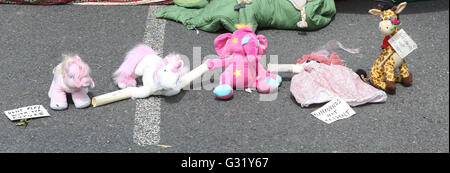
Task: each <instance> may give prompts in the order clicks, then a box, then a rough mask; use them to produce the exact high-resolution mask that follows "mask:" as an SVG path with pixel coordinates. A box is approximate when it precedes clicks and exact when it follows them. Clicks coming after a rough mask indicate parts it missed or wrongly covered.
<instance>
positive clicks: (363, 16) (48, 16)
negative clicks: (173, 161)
mask: <svg viewBox="0 0 450 173" xmlns="http://www.w3.org/2000/svg"><path fill="white" fill-rule="evenodd" d="M336 6H337V12H338V13H337V15H336V16H335V18H334V21H332V23H331V24H330V25H328V26H327V27H325V28H323V29H320V30H318V31H313V32H299V31H289V30H273V29H261V30H258V32H257V34H262V35H265V36H266V37H267V39H268V42H269V47H268V49H267V55H275V56H277V57H278V59H277V61H278V63H294V62H295V60H296V59H298V58H300V57H301V56H302V55H303V54H308V53H310V52H312V51H313V50H315V49H316V48H318V47H320V46H321V45H323V44H325V43H326V42H327V41H329V40H333V39H334V40H338V41H340V42H341V43H343V44H344V45H345V46H346V47H349V48H360V50H361V52H360V54H349V53H346V52H343V51H338V54H339V55H340V57H341V59H343V60H344V61H345V65H346V66H347V67H349V68H351V69H353V70H356V69H359V68H362V69H366V70H368V69H370V67H371V66H372V63H373V62H374V60H375V58H376V57H377V56H378V55H379V53H380V49H379V46H380V45H381V42H382V40H383V36H382V35H381V34H380V33H379V31H378V28H377V27H378V22H379V18H378V17H376V16H372V15H370V14H368V13H367V11H368V10H369V9H370V8H371V7H374V4H373V2H372V1H356V0H354V1H351V0H340V1H336ZM448 7H449V2H448V1H445V0H429V1H419V2H414V3H410V4H408V6H407V7H406V9H405V10H404V11H403V14H401V20H402V28H403V29H405V30H406V31H407V32H408V34H409V35H411V36H412V38H413V39H414V41H415V42H416V43H417V44H418V49H417V50H415V51H414V52H413V53H412V54H410V55H409V56H408V57H407V63H408V67H409V68H410V71H411V72H412V73H414V84H413V85H412V86H411V87H408V88H406V87H403V86H401V85H398V87H397V94H396V95H389V96H388V99H387V101H386V102H385V103H381V104H368V105H364V106H359V107H355V108H354V110H355V111H356V113H357V114H355V115H354V116H352V117H350V118H348V119H344V120H339V121H336V122H334V123H332V124H326V123H324V122H322V121H320V120H319V119H317V118H315V117H314V116H312V115H311V114H310V113H311V112H312V111H314V110H315V109H317V108H318V106H315V107H312V108H301V107H300V106H299V105H298V104H296V102H295V100H294V99H293V98H292V96H291V94H290V92H289V86H290V82H289V80H290V79H291V77H292V74H289V73H281V74H280V75H281V76H282V77H283V82H282V84H281V87H280V88H279V92H278V93H277V94H276V95H271V96H266V95H261V94H259V93H257V92H252V93H248V92H245V91H236V92H235V94H234V96H233V98H232V99H231V100H228V101H220V100H216V99H215V97H214V95H213V93H212V90H211V89H212V87H213V86H215V84H214V82H215V83H217V82H218V81H212V80H209V79H208V78H205V79H203V80H204V84H205V83H207V85H203V86H200V87H196V89H195V90H189V91H182V92H181V93H180V94H179V95H177V96H174V97H167V98H166V97H151V98H148V99H142V100H124V101H120V102H116V103H113V104H109V105H105V106H101V107H97V108H93V107H89V108H86V109H75V107H74V105H73V104H70V105H69V108H68V109H67V110H64V111H53V110H51V109H50V108H49V102H50V100H49V98H48V97H47V91H48V89H49V87H50V83H51V80H52V77H53V76H52V73H51V70H52V68H53V67H54V66H56V65H57V64H58V63H59V62H60V60H61V54H62V53H79V54H80V56H81V57H82V59H83V60H85V61H86V62H87V63H88V64H89V65H90V67H91V70H92V73H91V75H92V77H93V79H94V81H95V84H96V87H95V88H93V89H90V93H89V95H90V96H96V95H100V94H104V93H107V92H111V91H115V90H117V89H118V88H117V87H116V86H115V85H114V83H113V81H112V78H111V75H112V73H113V72H114V71H115V70H116V69H117V68H118V67H119V66H120V63H121V62H122V60H123V58H124V56H125V53H126V52H127V51H128V50H130V49H131V48H133V47H134V46H135V45H136V44H138V43H142V42H144V43H146V44H148V45H150V46H152V47H153V48H154V49H156V50H158V51H160V52H162V55H167V54H169V53H172V52H177V53H181V54H183V55H186V57H187V58H189V59H190V60H191V63H190V66H191V68H192V67H193V66H194V65H195V64H194V61H193V59H194V57H196V56H197V57H201V58H203V59H205V58H207V57H208V56H209V55H215V50H214V47H213V41H214V39H215V38H216V37H217V36H218V35H219V34H221V33H207V32H202V31H199V32H198V34H197V32H196V31H195V30H188V29H186V27H184V26H183V25H181V24H179V23H176V22H173V21H167V20H159V19H155V18H154V13H155V12H156V11H158V10H159V9H160V8H161V7H153V6H152V7H149V6H137V7H130V6H120V7H107V6H72V5H63V6H47V7H45V6H24V5H0V59H1V61H0V86H1V88H2V89H1V92H0V111H1V112H3V111H6V110H10V109H15V108H19V107H23V106H29V105H36V104H41V105H43V106H44V107H46V109H47V110H48V112H49V113H50V115H51V116H50V117H45V118H38V119H32V120H31V121H30V123H29V124H28V126H26V127H24V126H16V125H15V123H16V122H11V121H10V120H9V119H8V118H7V117H6V116H3V117H2V118H0V152H152V153H155V152H156V153H159V152H163V153H165V152H183V153H184V152H189V153H191V152H206V153H210V152H225V153H228V152H258V153H260V152H261V153H268V152H294V153H297V152H298V153H305V152H306V153H309V152H324V153H331V152H447V153H448V152H449V134H448V129H449V95H448V93H449V62H448V61H449V49H448V47H449V41H448V40H449V22H448V21H449V10H448V9H449V8H448ZM194 49H196V51H194ZM199 51H200V52H199ZM267 57H269V56H267ZM267 61H270V60H269V59H268V60H267ZM271 62H272V61H271ZM197 63H198V62H197ZM197 65H198V64H197ZM212 74H214V73H212ZM212 74H210V75H212ZM193 86H198V83H197V84H194V85H193ZM272 96H273V97H272ZM268 97H270V98H274V99H273V100H272V101H264V98H268ZM157 144H161V145H169V146H171V147H161V146H159V145H157Z"/></svg>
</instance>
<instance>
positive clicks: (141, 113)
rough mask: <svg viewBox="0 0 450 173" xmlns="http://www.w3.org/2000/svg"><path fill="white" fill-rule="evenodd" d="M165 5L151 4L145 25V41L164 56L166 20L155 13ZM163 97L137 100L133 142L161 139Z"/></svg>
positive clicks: (142, 142)
mask: <svg viewBox="0 0 450 173" xmlns="http://www.w3.org/2000/svg"><path fill="white" fill-rule="evenodd" d="M163 7H164V6H149V9H148V15H147V21H146V25H145V35H144V43H145V44H147V45H148V46H150V47H151V48H153V49H154V50H155V51H158V52H159V53H160V55H161V56H162V53H163V45H164V29H165V26H166V20H164V19H156V17H155V14H156V13H157V12H158V11H159V10H161V9H162V8H163ZM160 122H161V98H160V97H154V96H150V97H149V98H147V99H137V100H136V113H135V119H134V133H133V142H134V143H136V144H138V145H140V146H146V145H155V144H158V143H159V141H160Z"/></svg>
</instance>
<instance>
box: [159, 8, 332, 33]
mask: <svg viewBox="0 0 450 173" xmlns="http://www.w3.org/2000/svg"><path fill="white" fill-rule="evenodd" d="M237 4H238V3H237V1H234V0H211V1H210V3H209V4H208V5H206V6H205V7H204V8H199V9H192V8H184V7H180V6H177V5H171V6H167V7H165V8H164V9H162V10H161V11H159V12H158V13H157V14H156V17H158V18H166V19H170V20H174V21H177V22H181V23H182V24H184V25H186V26H187V28H188V29H194V28H197V29H200V30H204V31H207V32H216V31H219V30H221V29H223V28H224V29H226V30H228V31H230V32H234V31H235V30H236V29H237V28H236V25H237V24H242V25H250V26H251V27H252V29H253V30H256V29H257V28H276V29H294V30H316V29H319V28H322V27H324V26H326V25H327V24H329V23H330V22H331V19H332V17H333V16H334V15H335V14H336V7H335V5H334V1H333V0H313V1H311V2H308V3H307V4H306V7H305V10H306V22H307V23H308V27H307V28H299V27H297V22H299V21H300V20H301V16H300V11H299V10H297V9H296V8H295V7H294V6H293V5H292V4H291V3H290V2H289V0H253V2H252V3H251V4H247V5H246V7H245V8H241V9H240V10H239V11H235V10H234V6H235V5H237Z"/></svg>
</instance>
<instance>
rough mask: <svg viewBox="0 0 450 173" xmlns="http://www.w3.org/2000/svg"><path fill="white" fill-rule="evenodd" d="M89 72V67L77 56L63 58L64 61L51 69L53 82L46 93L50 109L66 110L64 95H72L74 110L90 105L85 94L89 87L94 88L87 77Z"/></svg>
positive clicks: (92, 82)
mask: <svg viewBox="0 0 450 173" xmlns="http://www.w3.org/2000/svg"><path fill="white" fill-rule="evenodd" d="M89 71H90V69H89V66H88V65H87V64H86V63H84V62H83V61H82V60H81V58H80V57H79V56H78V55H75V56H65V58H64V61H63V62H61V63H60V64H58V65H57V66H56V67H55V68H54V69H53V81H52V84H51V86H50V90H49V91H48V96H49V97H50V108H52V109H54V110H63V109H66V108H67V98H66V93H71V94H72V100H73V102H74V103H75V107H76V108H85V107H88V106H89V105H91V99H90V98H89V96H88V95H87V92H88V87H89V86H91V87H94V81H93V80H92V78H91V77H90V76H89Z"/></svg>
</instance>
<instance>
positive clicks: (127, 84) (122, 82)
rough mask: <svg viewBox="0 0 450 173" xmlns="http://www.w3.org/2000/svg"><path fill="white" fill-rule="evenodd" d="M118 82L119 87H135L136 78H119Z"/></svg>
mask: <svg viewBox="0 0 450 173" xmlns="http://www.w3.org/2000/svg"><path fill="white" fill-rule="evenodd" d="M117 84H118V85H119V87H125V88H126V87H135V86H136V79H134V78H132V77H128V78H122V79H119V80H117ZM124 85H125V86H124Z"/></svg>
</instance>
